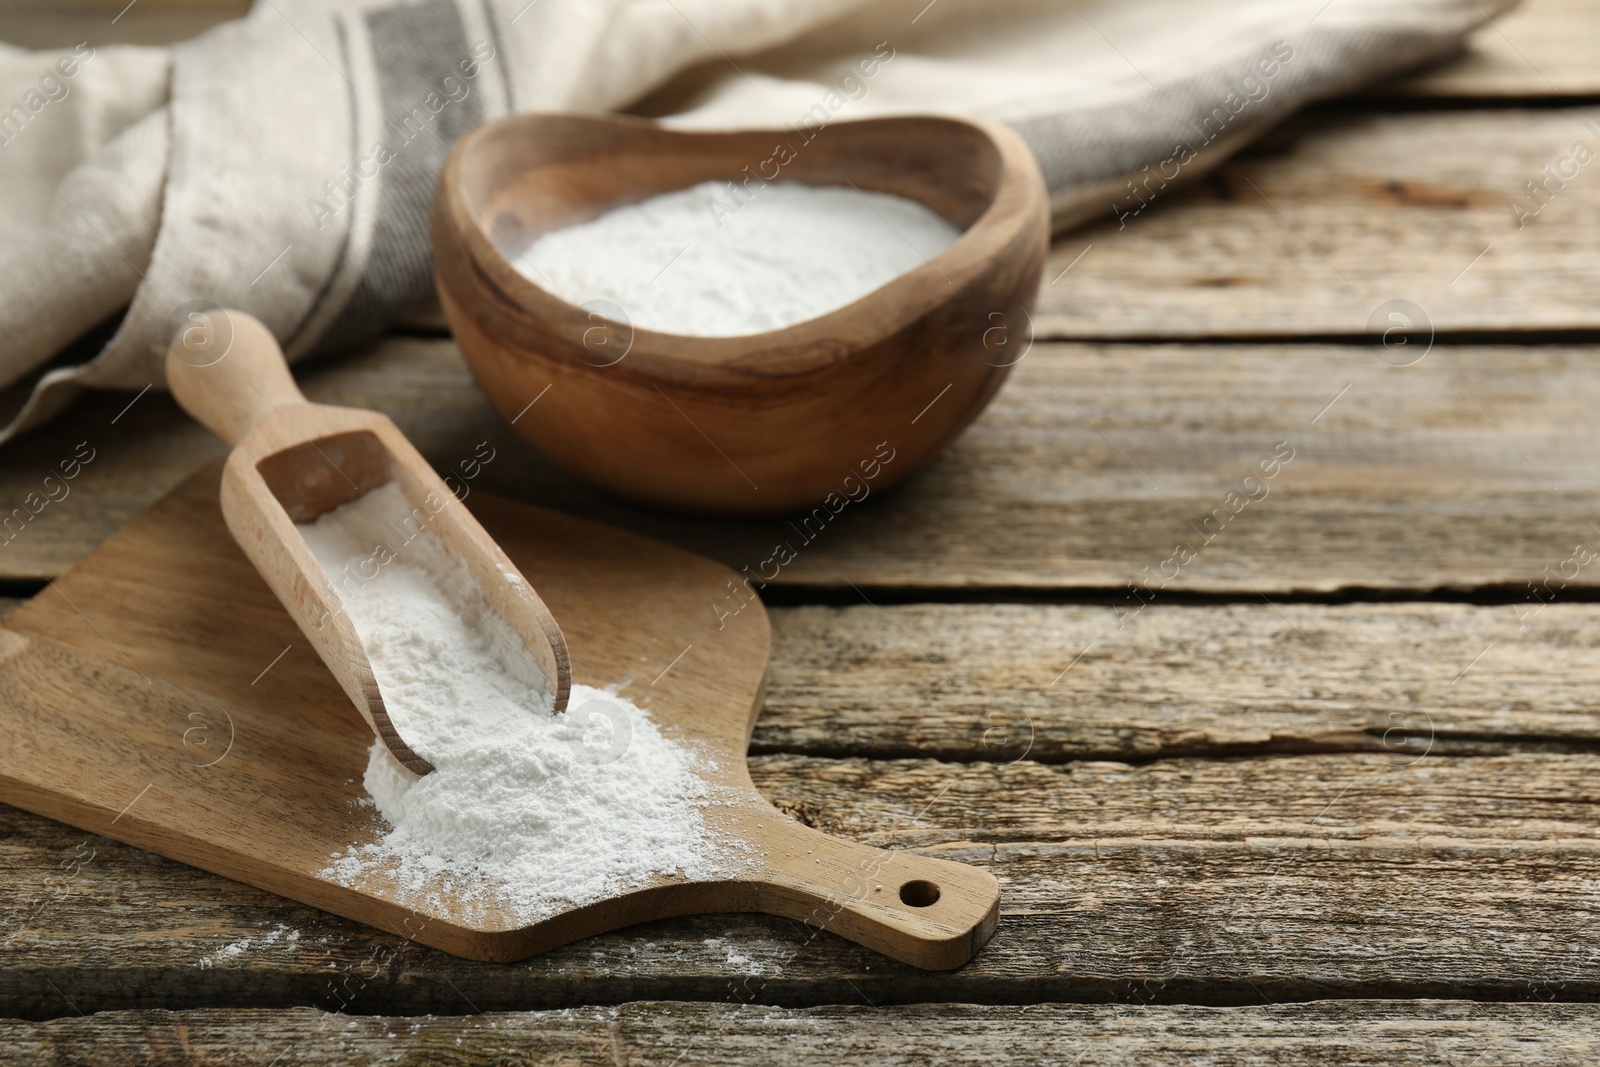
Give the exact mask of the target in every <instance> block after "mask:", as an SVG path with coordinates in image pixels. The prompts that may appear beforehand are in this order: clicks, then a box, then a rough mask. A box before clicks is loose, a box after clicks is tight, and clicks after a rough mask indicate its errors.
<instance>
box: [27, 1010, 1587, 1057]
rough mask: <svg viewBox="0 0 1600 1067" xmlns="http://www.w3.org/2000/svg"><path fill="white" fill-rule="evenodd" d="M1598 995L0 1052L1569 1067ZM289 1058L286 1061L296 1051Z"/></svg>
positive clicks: (45, 1027) (135, 1016) (694, 1019)
mask: <svg viewBox="0 0 1600 1067" xmlns="http://www.w3.org/2000/svg"><path fill="white" fill-rule="evenodd" d="M1597 1024H1600V1009H1597V1008H1596V1007H1595V1006H1594V1005H1587V1004H1473V1003H1460V1002H1444V1001H1417V1002H1402V1001H1384V1000H1356V1001H1334V1002H1328V1003H1322V1004H1279V1005H1261V1004H1256V1005H1249V1006H1245V1007H1238V1008H1206V1007H1193V1006H1187V1005H1171V1006H1168V1005H1152V1006H1145V1007H1130V1006H1126V1005H1102V1004H1085V1005H1069V1004H1039V1005H1031V1006H1028V1007H1002V1006H989V1005H976V1004H925V1005H915V1006H907V1007H887V1008H873V1007H868V1006H864V1005H854V1006H851V1005H830V1006H825V1007H818V1008H808V1009H800V1010H795V1009H785V1008H773V1007H755V1006H750V1007H734V1006H730V1005H725V1004H693V1003H683V1002H641V1003H635V1004H626V1005H622V1006H619V1007H615V1008H606V1007H587V1008H577V1009H572V1010H568V1011H559V1012H516V1013H509V1012H496V1013H492V1014H486V1015H476V1016H471V1017H465V1018H463V1017H456V1018H432V1017H430V1018H423V1019H406V1018H392V1017H383V1016H360V1015H339V1014H329V1013H325V1012H318V1011H316V1010H315V1009H311V1008H298V1009H291V1010H287V1011H249V1010H211V1011H206V1010H199V1011H185V1012H165V1011H143V1012H118V1013H114V1014H106V1015H99V1016H95V1017H94V1018H92V1019H78V1018H62V1019H53V1020H51V1021H50V1022H47V1023H26V1022H20V1021H5V1022H0V1057H5V1058H7V1059H10V1060H14V1061H16V1062H27V1063H34V1064H39V1065H41V1067H43V1065H55V1064H68V1063H70V1064H74V1065H85V1067H89V1065H100V1064H106V1065H119V1064H126V1063H128V1062H130V1061H141V1062H142V1061H146V1060H148V1061H152V1062H157V1063H163V1064H173V1065H184V1067H203V1065H213V1064H216V1065H226V1067H234V1065H238V1067H250V1065H255V1067H269V1065H271V1064H272V1063H274V1062H277V1061H275V1057H279V1056H284V1062H287V1061H288V1060H289V1059H292V1061H293V1062H294V1063H298V1064H307V1065H312V1067H317V1065H323V1064H337V1063H352V1062H359V1063H372V1064H410V1063H418V1064H421V1063H427V1064H441V1065H458V1067H470V1065H496V1067H498V1065H502V1064H507V1063H526V1062H539V1063H560V1064H602V1065H604V1067H616V1065H617V1064H629V1065H634V1067H673V1065H674V1064H678V1063H684V1064H718V1065H728V1067H735V1065H740V1067H742V1065H759V1067H765V1065H767V1064H771V1063H775V1062H782V1063H785V1064H797V1065H807V1064H816V1065H822V1067H832V1065H836V1064H838V1063H840V1062H848V1063H850V1064H855V1065H861V1067H887V1065H891V1064H907V1063H926V1062H929V1061H930V1060H934V1061H936V1062H938V1063H940V1064H948V1065H952V1067H956V1065H963V1064H970V1065H973V1067H988V1065H991V1064H993V1063H995V1062H996V1061H997V1059H1000V1060H1001V1062H1026V1063H1042V1062H1054V1063H1073V1062H1080V1063H1085V1064H1095V1065H1100V1067H1116V1065H1127V1067H1132V1065H1135V1064H1150V1063H1194V1062H1202V1063H1206V1064H1215V1065H1218V1067H1297V1065H1308V1067H1309V1065H1312V1064H1325V1063H1340V1064H1350V1065H1356V1067H1364V1065H1375V1064H1435V1063H1440V1062H1447V1063H1460V1064H1467V1063H1472V1062H1474V1061H1476V1062H1480V1063H1485V1064H1488V1063H1493V1064H1515V1065H1528V1067H1535V1065H1539V1067H1543V1065H1552V1067H1553V1065H1556V1064H1571V1063H1577V1062H1582V1061H1584V1060H1586V1059H1593V1057H1594V1056H1595V1055H1596V1046H1597V1039H1596V1038H1595V1036H1594V1032H1595V1028H1596V1026H1597ZM286 1052H287V1053H288V1055H287V1056H285V1053H286Z"/></svg>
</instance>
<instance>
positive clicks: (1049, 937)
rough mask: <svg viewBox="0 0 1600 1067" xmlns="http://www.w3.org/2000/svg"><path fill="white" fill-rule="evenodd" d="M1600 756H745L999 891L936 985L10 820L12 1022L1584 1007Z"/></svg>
mask: <svg viewBox="0 0 1600 1067" xmlns="http://www.w3.org/2000/svg"><path fill="white" fill-rule="evenodd" d="M1597 758H1600V757H1596V756H1595V755H1593V754H1564V755H1563V754H1556V755H1552V754H1550V753H1543V752H1531V753H1513V754H1511V755H1506V756H1498V757H1483V758H1460V759H1447V758H1441V757H1438V756H1430V757H1427V758H1425V759H1422V760H1420V761H1418V760H1417V759H1416V758H1415V757H1413V756H1410V755H1409V754H1398V755H1373V754H1358V755H1317V756H1300V757H1271V758H1261V759H1252V760H1223V761H1215V760H1212V761H1206V760H1163V761H1157V762H1155V763H1151V764H1148V765H1144V766H1134V767H1130V766H1127V765H1121V764H1113V763H1096V764H1082V763H1080V764H1070V765H1065V766H1058V767H1047V766H1041V765H1038V764H1033V763H1029V762H1026V761H1025V762H1022V763H1017V764H1013V765H1009V766H1006V765H1001V766H997V765H995V764H952V763H940V762H933V761H887V762H885V761H866V760H841V761H830V760H817V759H811V758H808V757H801V756H793V755H776V756H767V757H757V758H755V759H754V760H753V761H752V773H753V775H754V777H755V780H756V782H757V785H758V786H759V788H761V789H762V790H763V792H765V793H766V795H767V796H768V797H769V798H770V799H771V800H772V801H773V802H774V803H775V804H777V805H778V806H780V807H781V808H783V809H784V810H787V811H790V812H792V813H794V814H795V815H796V816H798V817H800V818H802V819H809V820H811V821H814V822H816V823H817V824H818V825H819V826H823V827H827V828H829V829H832V830H837V831H839V832H849V833H850V834H852V835H855V836H858V837H859V838H860V839H861V840H863V841H865V842H869V843H874V844H878V845H880V846H884V847H891V846H893V847H903V848H905V849H907V850H910V851H912V852H914V853H916V854H922V855H932V856H938V857H942V858H946V859H956V860H963V861H966V862H970V863H974V864H977V865H979V866H982V867H985V868H987V869H988V870H990V871H992V872H993V873H994V874H995V875H996V876H998V877H999V878H1000V879H1001V881H1002V884H1003V885H1004V887H1005V895H1004V897H1003V914H1002V921H1001V924H1000V928H999V933H998V934H997V935H996V937H995V938H994V940H993V941H991V942H990V943H989V945H988V946H987V947H986V948H985V950H984V951H983V952H982V953H980V954H979V955H978V956H977V957H976V958H975V959H974V960H973V962H971V963H970V964H968V965H967V966H966V967H964V968H961V969H960V970H956V971H951V972H945V973H931V972H922V971H917V970H915V969H914V968H910V967H907V966H905V965H902V964H895V963H892V962H888V961H885V960H884V959H883V958H882V957H881V956H878V955H876V954H875V953H872V952H870V951H868V950H866V949H864V948H861V947H860V946H858V945H854V944H851V943H850V942H847V941H845V940H843V939H841V938H838V937H835V936H833V934H832V933H829V932H827V931H826V928H825V924H824V929H823V931H822V932H820V933H819V932H818V931H817V930H816V929H813V928H808V927H806V926H803V925H801V924H796V923H791V922H786V921H784V920H781V919H766V918H762V917H759V916H753V915H730V916H722V917H706V918H684V919H671V920H663V921H659V922H655V923H650V924H647V925H644V926H641V927H638V928H635V929H631V930H625V931H619V932H617V933H612V934H605V935H601V936H598V937H594V938H591V939H588V940H586V941H583V942H580V943H577V944H573V945H569V946H566V947H564V948H561V949H558V950H556V951H554V952H551V953H548V954H546V955H543V956H539V957H536V958H534V959H531V960H527V961H524V962H522V963H516V964H480V963H474V962H470V961H463V960H458V959H455V958H453V957H449V956H446V955H444V954H442V953H439V952H437V951H434V950H431V949H426V948H423V947H422V946H420V945H417V944H415V943H413V942H409V941H406V940H405V939H403V938H399V937H395V936H392V935H387V934H383V933H379V932H376V931H373V930H370V929H367V928H364V927H361V926H358V925H356V924H354V923H351V922H348V921H346V920H342V919H338V918H335V917H333V916H330V915H327V914H324V913H321V912H317V911H315V910H312V909H310V908H306V907H302V906H299V905H296V904H292V903H289V902H286V901H283V900H282V899H280V898H277V897H273V896H272V895H270V894H267V893H265V892H262V891H260V890H256V889H252V888H250V887H247V886H244V885H241V884H239V883H234V882H230V881H227V880H225V879H222V878H218V877H216V876H213V875H208V874H204V873H201V872H199V871H195V870H193V869H190V868H186V867H183V866H181V865H179V864H176V863H171V862H169V861H165V860H161V859H159V858H156V857H154V856H151V855H150V854H148V853H144V852H140V851H138V850H135V849H132V848H128V847H126V846H122V845H118V844H114V843H111V842H108V841H105V840H103V839H100V838H95V837H92V836H91V835H87V834H84V833H82V832H80V831H75V830H71V829H68V828H66V827H63V826H61V825H59V824H56V823H51V822H48V821H46V820H43V819H39V818H37V817H34V816H31V815H26V814H24V813H21V812H17V811H15V810H13V809H0V871H3V873H4V877H5V880H6V882H7V884H8V885H12V886H15V887H16V891H15V894H14V895H13V896H12V898H11V899H12V900H14V901H15V902H16V903H15V904H14V905H13V909H12V910H10V912H9V914H7V915H6V916H5V925H4V930H5V934H6V937H5V941H4V942H3V951H0V1011H3V1012H4V1013H5V1014H8V1015H12V1016H18V1017H48V1016H55V1015H60V1014H63V1008H62V1005H61V998H60V994H59V993H58V992H57V991H56V990H59V991H60V993H64V994H66V995H67V996H69V997H71V998H72V1001H73V1003H75V1004H76V1005H77V1007H78V1008H79V1009H80V1010H82V1011H85V1012H93V1011H97V1010H106V1009H123V1008H147V1007H167V1008H183V1007H194V1006H272V1007H285V1006H294V1005H303V1004H313V1005H317V1006H319V1007H323V1008H325V1009H328V1010H334V1009H342V1010H349V1011H354V1012H358V1013H362V1014H367V1013H394V1014H418V1013H423V1012H436V1013H445V1014H462V1013H465V1012H468V1011H472V1010H475V1009H476V1010H486V1011H487V1010H497V1009H507V1008H543V1007H562V1006H570V1005H577V1004H596V1003H620V1002H624V1001H628V1000H636V999H652V998H662V999H694V1000H720V1001H727V1002H749V1001H761V1002H768V1003H780V1004H788V1005H804V1004H816V1003H860V1002H862V1001H863V998H865V1000H866V1001H868V1002H870V1003H873V1004H884V1003H899V1002H906V1001H939V1002H947V1001H971V1002H982V1003H997V1002H1002V1003H1003V1002H1036V1001H1041V1000H1120V1001H1129V1002H1140V1003H1145V1002H1151V1001H1183V1002H1199V1003H1213V1004H1256V1003H1260V1002H1261V1000H1262V999H1263V998H1265V999H1267V1000H1270V1001H1283V1000H1292V999H1313V998H1349V997H1370V996H1377V997H1421V996H1440V997H1461V998H1477V999H1496V1000H1518V1001H1521V1000H1551V999H1559V1000H1587V999H1594V998H1596V997H1597V996H1600V938H1597V937H1596V935H1595V933H1594V930H1595V918H1596V912H1597V910H1600V904H1597V900H1600V897H1597V896H1596V892H1595V886H1596V885H1600V848H1597V847H1596V843H1595V839H1594V833H1593V819H1592V811H1593V808H1594V804H1595V802H1596V800H1597V799H1600V798H1597V796H1596V794H1595V789H1596V786H1595V782H1596V781H1597V780H1600V779H1597V776H1596V773H1595V772H1596V770H1597V762H1596V760H1597ZM46 979H48V980H49V981H48V982H47V981H46ZM50 982H53V983H54V984H55V987H56V989H52V988H51V986H50V984H49V983H50Z"/></svg>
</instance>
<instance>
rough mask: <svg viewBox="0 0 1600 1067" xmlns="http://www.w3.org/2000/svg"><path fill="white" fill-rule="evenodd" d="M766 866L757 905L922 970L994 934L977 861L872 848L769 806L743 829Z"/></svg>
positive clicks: (955, 958) (990, 882) (942, 965)
mask: <svg viewBox="0 0 1600 1067" xmlns="http://www.w3.org/2000/svg"><path fill="white" fill-rule="evenodd" d="M748 832H749V834H750V839H751V840H752V841H753V842H754V843H755V844H757V845H758V846H759V854H760V857H761V862H762V863H763V865H764V866H765V867H766V868H767V870H766V871H765V872H763V875H762V878H761V886H760V890H761V894H760V900H759V902H758V908H759V910H761V911H765V912H768V913H770V914H774V915H783V916H786V917H788V918H791V919H798V920H800V921H801V922H804V923H806V924H807V925H809V926H812V927H814V928H819V929H823V930H828V931H831V932H833V933H836V934H840V935H841V936H844V937H847V938H849V939H850V940H852V941H857V942H859V943H861V944H863V945H866V946H867V947H868V948H872V949H876V950H877V951H879V952H882V953H883V954H884V955H886V956H892V957H893V958H895V959H897V960H900V961H901V962H902V963H909V964H912V965H913V966H916V967H925V968H929V969H931V970H949V969H951V968H953V967H959V966H961V965H962V964H963V963H966V962H967V961H968V960H970V959H971V958H972V956H973V954H974V953H976V952H977V951H978V949H980V948H982V947H983V945H984V943H985V942H986V941H988V940H989V937H990V935H991V934H993V933H994V930H995V926H996V924H997V923H998V922H999V916H1000V883H999V882H998V881H996V880H995V877H994V875H992V874H990V873H989V872H988V871H985V870H983V869H982V868H980V867H974V866H971V865H969V864H965V863H954V862H951V861H949V860H940V859H934V858H933V857H931V856H924V855H920V854H918V853H915V852H907V851H904V850H903V849H895V848H874V847H872V846H870V845H863V844H860V843H858V842H855V841H846V840H844V839H843V838H838V837H833V836H830V835H828V834H825V833H822V832H821V831H819V830H814V829H812V828H810V827H808V826H805V825H802V824H801V823H798V822H795V821H794V820H792V819H790V818H789V817H788V816H786V815H783V814H782V813H780V812H779V811H777V810H776V809H770V811H769V813H764V814H763V816H762V817H761V819H760V821H759V822H758V823H756V824H755V825H753V826H751V827H749V828H748Z"/></svg>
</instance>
